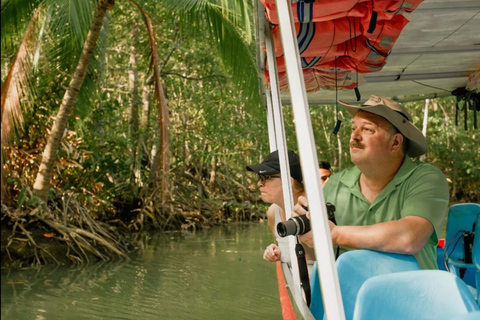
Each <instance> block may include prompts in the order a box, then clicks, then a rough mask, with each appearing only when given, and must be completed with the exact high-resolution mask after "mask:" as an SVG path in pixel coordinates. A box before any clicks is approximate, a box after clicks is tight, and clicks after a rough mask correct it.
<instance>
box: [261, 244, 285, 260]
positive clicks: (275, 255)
mask: <svg viewBox="0 0 480 320" xmlns="http://www.w3.org/2000/svg"><path fill="white" fill-rule="evenodd" d="M281 255H282V251H281V250H280V248H279V247H278V246H277V245H276V244H274V243H272V244H271V245H269V246H268V247H267V248H266V249H265V252H263V260H265V261H268V262H275V261H278V260H280V256H281Z"/></svg>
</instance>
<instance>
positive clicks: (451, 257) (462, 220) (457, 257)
mask: <svg viewBox="0 0 480 320" xmlns="http://www.w3.org/2000/svg"><path fill="white" fill-rule="evenodd" d="M479 215H480V204H478V203H459V204H455V205H452V206H450V208H449V210H448V216H447V230H446V237H445V252H444V255H445V259H446V263H447V267H448V271H450V272H452V273H453V274H455V275H457V276H459V277H460V278H462V279H463V280H464V281H465V282H466V283H467V284H468V285H469V286H471V287H473V288H475V287H476V283H475V282H476V280H475V273H476V268H475V265H474V264H473V261H471V260H467V261H466V259H465V258H466V256H465V239H468V238H469V237H466V236H465V234H466V233H468V234H469V235H471V234H472V233H473V232H474V228H475V223H476V221H477V218H478V216H479ZM467 258H468V257H467ZM470 258H471V257H470Z"/></svg>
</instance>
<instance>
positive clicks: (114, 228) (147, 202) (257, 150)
mask: <svg viewBox="0 0 480 320" xmlns="http://www.w3.org/2000/svg"><path fill="white" fill-rule="evenodd" d="M227 2H228V1H213V0H212V1H207V0H204V1H188V0H182V1H180V0H172V1H167V0H162V1H144V3H142V6H140V5H139V4H138V3H137V2H135V1H126V0H125V1H118V0H117V1H116V2H115V3H114V2H113V1H108V0H101V1H80V0H69V1H54V0H48V1H34V0H30V1H26V0H23V1H20V0H17V1H4V0H2V53H1V55H2V210H1V220H2V222H1V228H2V244H1V250H2V267H9V266H17V267H21V266H30V265H42V264H47V263H85V262H88V261H89V260H92V259H101V260H109V259H117V258H120V259H128V255H129V254H130V253H131V252H133V251H134V250H135V242H134V236H135V235H136V234H139V233H141V232H143V231H150V230H173V229H196V228H210V227H213V226H215V225H219V224H222V223H229V222H232V221H256V220H259V219H263V218H264V212H265V208H266V207H265V205H264V204H263V203H262V202H261V201H260V200H259V194H258V189H257V186H256V177H255V176H254V175H253V174H251V173H247V171H246V170H245V166H246V165H248V164H252V163H256V162H258V161H261V159H262V158H263V157H264V156H265V155H266V154H268V153H269V146H268V134H267V127H266V126H267V125H266V114H265V110H264V108H263V107H262V104H261V102H260V99H259V97H258V77H257V74H256V71H255V61H254V57H255V44H254V39H253V37H252V35H253V25H252V24H251V21H250V19H251V16H252V14H251V10H252V8H251V5H250V4H248V5H246V6H244V5H242V3H243V2H244V1H240V0H238V1H233V0H232V1H230V3H231V4H229V5H227ZM96 3H97V7H100V6H104V8H105V12H104V17H103V16H102V17H100V16H97V15H96V14H97V13H98V11H99V10H98V9H97V10H96V11H95V7H96V6H95V4H96ZM216 4H218V5H220V4H222V5H224V6H226V7H224V10H220V9H218V8H219V7H218V6H217V5H216ZM94 11H95V14H94ZM233 13H234V14H233ZM96 18H98V19H103V20H99V21H100V26H99V27H98V28H97V29H98V30H97V31H98V38H97V39H96V41H95V43H93V46H94V48H95V50H93V51H92V52H93V54H92V56H91V63H90V64H89V65H87V67H86V69H84V70H87V71H86V74H85V75H84V79H83V80H82V81H83V82H80V86H79V87H78V83H77V84H73V87H72V82H74V81H72V79H76V77H78V76H79V73H78V72H77V71H78V70H79V67H78V66H79V61H82V59H83V58H84V55H83V54H82V48H84V45H85V43H88V40H89V39H90V38H89V36H90V34H88V35H87V30H88V28H89V26H90V24H91V22H92V21H93V20H94V19H96ZM92 25H93V24H92ZM75 85H77V87H75ZM12 88H14V89H12ZM9 90H13V91H14V94H12V91H9ZM69 94H73V95H75V97H76V98H75V99H73V101H70V102H71V109H70V111H69V110H68V108H67V109H66V110H67V112H63V111H62V110H63V108H64V106H65V101H67V100H69V97H71V96H70V95H69ZM456 102H457V101H456V98H455V97H451V98H443V99H435V100H430V101H417V102H411V103H407V104H406V106H407V107H408V108H409V110H411V112H412V114H414V115H415V117H414V122H415V124H416V125H417V126H418V127H420V128H421V127H422V121H423V117H424V111H425V106H428V121H427V139H428V141H429V152H428V154H427V156H426V158H424V159H421V160H423V161H427V162H430V163H432V164H434V165H436V166H437V167H439V168H440V169H441V170H442V171H443V172H444V173H445V176H446V178H447V179H448V181H449V185H450V192H451V202H452V203H455V202H479V201H480V172H479V170H478V169H477V167H478V164H476V161H477V160H478V159H479V158H480V150H479V147H478V135H479V131H478V129H477V128H475V126H476V118H475V117H476V114H475V113H474V112H473V111H472V110H468V107H467V106H466V105H465V103H464V101H460V103H459V106H458V107H459V108H457V107H456ZM462 108H463V109H462ZM340 109H341V108H340ZM458 109H461V110H464V111H465V112H464V111H461V112H459V110H458ZM335 110H336V107H335V106H333V105H322V106H311V115H312V117H311V118H312V124H313V127H314V129H315V141H316V144H317V149H318V158H319V159H320V160H328V161H330V162H331V164H332V165H333V167H334V171H338V170H341V169H343V168H346V167H349V166H350V165H351V163H350V160H349V155H348V138H349V124H348V122H349V117H348V115H346V114H345V121H344V124H343V126H342V129H341V130H340V132H339V134H338V135H334V134H332V130H333V128H334V126H335V122H336V117H335ZM284 118H285V121H286V133H287V140H288V141H287V142H288V143H287V144H288V147H289V148H290V149H294V150H296V143H297V142H296V136H295V129H294V120H293V116H292V112H291V108H290V106H284ZM62 119H64V120H66V121H65V126H64V127H58V123H60V122H61V121H62ZM456 120H457V121H456ZM464 120H465V123H464ZM456 122H459V125H456ZM55 134H56V138H53V137H54V136H55ZM55 143H57V147H58V152H56V154H55V152H51V150H52V147H51V146H52V145H53V148H55ZM49 165H50V166H51V173H50V176H49V174H48V170H49V169H48V166H49ZM45 172H47V173H45Z"/></svg>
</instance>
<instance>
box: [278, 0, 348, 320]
mask: <svg viewBox="0 0 480 320" xmlns="http://www.w3.org/2000/svg"><path fill="white" fill-rule="evenodd" d="M276 4H277V13H278V17H279V24H280V33H281V38H282V43H283V52H284V58H285V65H286V67H287V76H288V84H289V88H290V95H291V101H292V106H293V112H294V116H295V129H296V133H297V140H298V146H299V150H300V159H301V162H302V169H303V172H304V178H305V185H306V190H307V197H308V206H309V210H310V218H311V226H312V231H313V235H314V244H315V255H316V259H317V267H318V272H319V279H320V285H321V289H322V299H323V305H324V309H325V316H326V318H327V319H339V320H342V319H345V312H344V310H343V302H342V296H341V292H340V285H339V282H338V273H337V269H336V266H335V258H334V253H333V248H332V239H331V234H330V226H329V221H328V215H327V210H326V205H325V199H324V196H323V190H322V185H321V183H320V172H319V169H318V159H317V153H316V148H315V141H314V138H313V130H312V123H311V120H310V111H309V107H308V100H307V94H306V91H305V83H304V78H303V72H302V68H301V65H300V57H299V51H298V44H297V38H296V32H295V26H294V23H293V16H292V10H291V3H290V1H289V0H276Z"/></svg>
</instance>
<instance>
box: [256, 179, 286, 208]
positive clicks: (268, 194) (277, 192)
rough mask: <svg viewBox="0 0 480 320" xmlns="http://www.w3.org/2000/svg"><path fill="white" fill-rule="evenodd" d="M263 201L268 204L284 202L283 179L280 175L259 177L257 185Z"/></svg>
mask: <svg viewBox="0 0 480 320" xmlns="http://www.w3.org/2000/svg"><path fill="white" fill-rule="evenodd" d="M257 185H258V187H259V188H260V195H261V197H262V200H263V201H264V202H266V203H278V202H279V201H280V200H281V201H283V192H282V179H281V177H280V174H275V175H268V176H262V177H260V176H259V180H258V183H257Z"/></svg>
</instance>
